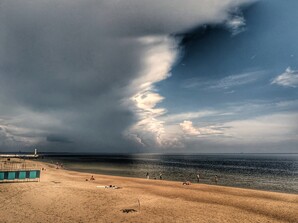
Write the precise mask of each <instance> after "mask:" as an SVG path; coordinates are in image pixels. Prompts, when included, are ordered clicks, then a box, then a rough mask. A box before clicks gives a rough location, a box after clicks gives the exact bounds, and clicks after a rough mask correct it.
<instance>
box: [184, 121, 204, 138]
mask: <svg viewBox="0 0 298 223" xmlns="http://www.w3.org/2000/svg"><path fill="white" fill-rule="evenodd" d="M180 126H181V128H182V130H183V131H184V132H185V133H186V134H187V135H191V136H197V135H200V134H201V132H200V131H199V130H198V129H197V128H195V127H194V126H193V123H192V122H191V121H183V122H182V123H180Z"/></svg>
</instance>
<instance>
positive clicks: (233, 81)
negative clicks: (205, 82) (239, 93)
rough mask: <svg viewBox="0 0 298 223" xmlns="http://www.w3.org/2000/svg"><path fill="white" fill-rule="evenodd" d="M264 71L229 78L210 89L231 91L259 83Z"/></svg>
mask: <svg viewBox="0 0 298 223" xmlns="http://www.w3.org/2000/svg"><path fill="white" fill-rule="evenodd" d="M263 73H264V71H255V72H247V73H242V74H235V75H230V76H227V77H225V78H223V79H221V80H219V81H218V82H217V83H216V84H214V85H212V86H210V87H209V88H210V89H230V88H232V87H237V86H241V85H245V84H250V83H253V82H255V81H257V80H258V79H259V78H260V77H261V75H262V74H263Z"/></svg>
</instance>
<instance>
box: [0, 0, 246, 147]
mask: <svg viewBox="0 0 298 223" xmlns="http://www.w3.org/2000/svg"><path fill="white" fill-rule="evenodd" d="M250 2H252V1H250V0H199V1H198V0H186V1H180V0H179V1H178V0H164V1H157V0H151V1H136V0H127V1H116V0H101V1H95V0H84V1H82V0H73V1H68V0H59V1H58V0H51V1H49V0H3V1H1V5H0V108H1V109H0V127H1V128H0V139H1V141H0V148H1V149H2V150H19V149H24V148H26V147H28V148H31V147H32V146H36V145H37V146H38V147H39V148H43V149H44V150H53V151H96V152H132V151H137V150H138V149H139V148H141V147H143V148H151V147H163V146H165V145H166V146H169V145H170V144H169V143H168V140H169V139H168V135H167V133H166V127H165V126H164V121H161V120H159V118H158V117H159V116H160V115H161V114H164V113H165V112H166V110H165V109H162V108H157V107H156V106H157V104H158V103H159V102H161V101H162V100H163V97H162V96H161V95H159V94H158V92H156V90H155V89H154V84H155V83H157V82H159V81H161V80H163V79H165V78H167V77H168V76H169V73H170V71H171V67H172V66H173V65H174V63H175V61H176V60H177V57H178V56H179V39H176V38H175V35H174V34H176V33H183V32H186V31H187V30H189V29H192V28H195V27H197V26H201V25H208V24H211V25H215V24H220V23H222V24H227V23H228V24H230V25H231V26H232V27H236V28H237V27H239V26H242V24H244V20H243V18H240V17H237V20H238V22H237V21H236V20H235V18H233V17H231V14H233V13H234V12H235V11H239V10H238V9H239V7H241V6H243V5H245V4H248V3H250ZM231 19H233V20H232V21H230V22H229V20H231ZM239 21H240V22H239ZM172 141H173V139H172ZM174 141H175V140H174Z"/></svg>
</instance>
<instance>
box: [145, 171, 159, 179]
mask: <svg viewBox="0 0 298 223" xmlns="http://www.w3.org/2000/svg"><path fill="white" fill-rule="evenodd" d="M146 178H147V179H148V180H149V179H150V175H149V173H148V172H147V173H146ZM153 179H154V180H156V179H157V178H156V177H154V178H153ZM159 179H160V180H162V173H159Z"/></svg>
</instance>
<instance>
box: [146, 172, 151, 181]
mask: <svg viewBox="0 0 298 223" xmlns="http://www.w3.org/2000/svg"><path fill="white" fill-rule="evenodd" d="M146 178H147V179H148V180H149V178H150V177H149V173H148V172H147V173H146Z"/></svg>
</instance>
